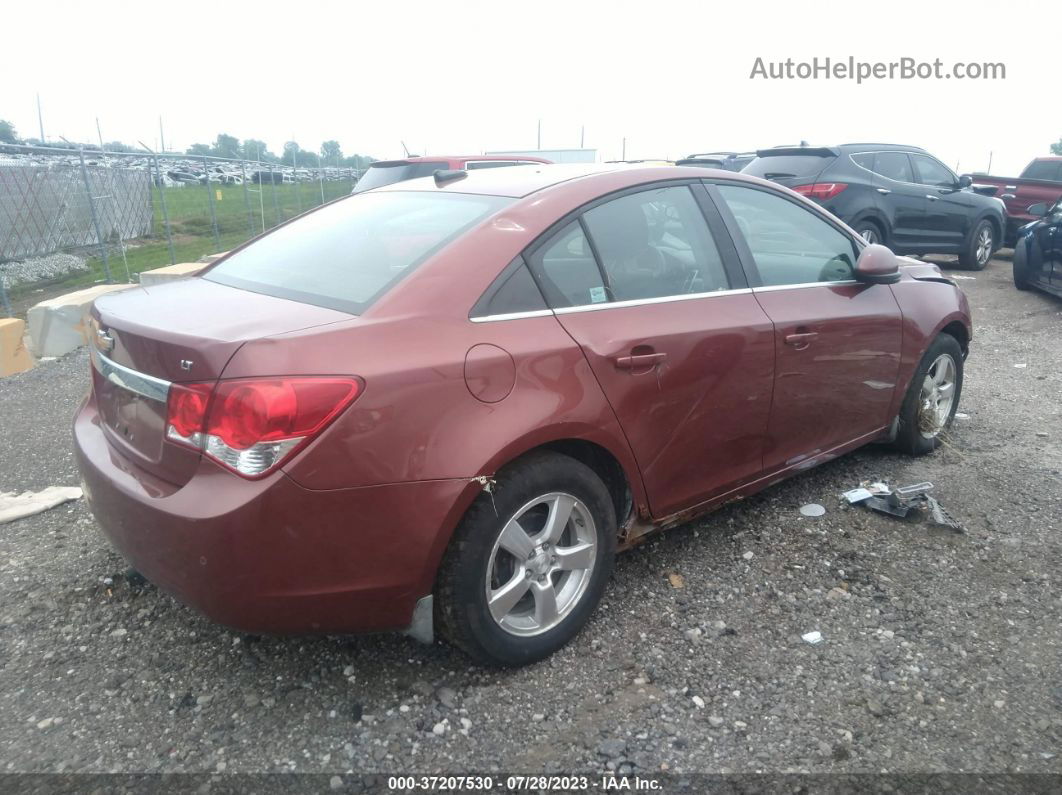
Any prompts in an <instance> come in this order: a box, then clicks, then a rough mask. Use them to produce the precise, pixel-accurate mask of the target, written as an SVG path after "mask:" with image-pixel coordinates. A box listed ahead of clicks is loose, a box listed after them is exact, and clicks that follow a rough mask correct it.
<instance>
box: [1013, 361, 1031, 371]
mask: <svg viewBox="0 0 1062 795" xmlns="http://www.w3.org/2000/svg"><path fill="white" fill-rule="evenodd" d="M1014 366H1015V367H1017V368H1018V369H1019V370H1020V369H1024V368H1026V367H1028V366H1029V365H1027V364H1026V363H1025V362H1018V363H1017V364H1016V365H1014Z"/></svg>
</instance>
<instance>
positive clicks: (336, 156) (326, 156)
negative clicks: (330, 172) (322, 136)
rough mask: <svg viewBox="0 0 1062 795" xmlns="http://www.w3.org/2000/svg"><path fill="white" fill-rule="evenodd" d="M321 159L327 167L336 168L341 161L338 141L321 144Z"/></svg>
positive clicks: (341, 154)
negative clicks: (332, 166)
mask: <svg viewBox="0 0 1062 795" xmlns="http://www.w3.org/2000/svg"><path fill="white" fill-rule="evenodd" d="M321 159H322V160H323V161H324V162H325V163H326V164H328V165H334V166H338V165H339V163H340V161H341V160H342V159H343V150H342V149H341V148H340V147H339V141H325V142H324V143H323V144H321Z"/></svg>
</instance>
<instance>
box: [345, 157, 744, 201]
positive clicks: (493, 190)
mask: <svg viewBox="0 0 1062 795" xmlns="http://www.w3.org/2000/svg"><path fill="white" fill-rule="evenodd" d="M713 175H717V176H719V177H721V178H724V179H731V180H732V179H741V180H747V181H749V182H760V180H757V179H754V178H752V177H746V176H744V175H741V174H738V173H736V172H734V171H724V170H722V169H712V168H698V167H695V166H688V167H687V166H657V165H644V166H642V165H631V164H628V163H541V164H535V165H528V166H512V167H510V168H487V169H477V170H474V171H469V172H468V175H467V176H463V177H460V178H458V179H448V180H444V181H442V182H436V180H435V178H434V177H420V178H418V179H410V180H405V181H404V182H395V183H393V184H390V185H381V186H380V187H379V188H373V189H372V190H370V191H366V193H375V192H380V191H427V192H440V193H473V194H481V195H486V196H505V197H509V198H514V199H520V198H523V197H525V196H529V195H531V194H532V193H537V192H539V191H542V190H546V189H548V188H553V187H555V186H559V185H562V184H564V183H568V182H572V181H574V180H579V181H580V182H584V181H586V180H601V181H602V182H606V181H607V182H608V183H610V184H611V185H615V184H617V183H619V184H620V186H619V187H613V188H612V189H613V190H619V189H622V188H623V187H633V186H635V185H640V184H642V183H647V182H659V181H663V180H669V179H706V178H709V177H711V176H713Z"/></svg>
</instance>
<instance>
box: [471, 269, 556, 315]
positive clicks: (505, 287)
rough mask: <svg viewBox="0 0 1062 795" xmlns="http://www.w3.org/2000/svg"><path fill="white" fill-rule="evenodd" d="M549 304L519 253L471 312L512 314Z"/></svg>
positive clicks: (544, 307)
mask: <svg viewBox="0 0 1062 795" xmlns="http://www.w3.org/2000/svg"><path fill="white" fill-rule="evenodd" d="M547 308H548V307H547V306H546V301H545V299H543V298H542V292H541V291H540V290H539V289H538V285H537V284H535V280H534V279H533V278H532V277H531V272H530V271H529V270H528V269H527V265H526V264H524V259H523V257H517V258H516V259H515V260H513V262H511V263H509V267H507V268H506V269H505V270H504V271H502V273H501V275H500V276H499V277H498V278H497V279H495V280H494V284H492V285H491V286H490V287H489V288H488V289H487V291H486V292H485V293H484V294H483V296H482V297H481V298H480V299H479V301H477V302H476V305H475V306H474V307H472V311H471V312H470V313H469V316H470V317H489V316H491V315H509V314H514V313H516V312H534V311H536V310H540V309H547Z"/></svg>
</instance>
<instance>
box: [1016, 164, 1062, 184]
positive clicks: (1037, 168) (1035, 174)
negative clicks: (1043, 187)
mask: <svg viewBox="0 0 1062 795" xmlns="http://www.w3.org/2000/svg"><path fill="white" fill-rule="evenodd" d="M1060 167H1062V162H1059V161H1057V160H1037V161H1035V162H1033V163H1030V164H1029V166H1028V168H1026V169H1025V171H1024V172H1023V173H1022V175H1021V178H1022V179H1052V180H1057V179H1059V178H1060V177H1059V173H1058V172H1059V168H1060Z"/></svg>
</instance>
